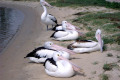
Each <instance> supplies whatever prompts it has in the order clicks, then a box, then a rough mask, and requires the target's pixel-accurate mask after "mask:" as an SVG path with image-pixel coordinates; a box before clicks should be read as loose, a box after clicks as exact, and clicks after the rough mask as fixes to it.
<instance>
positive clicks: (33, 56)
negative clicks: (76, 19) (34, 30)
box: [25, 41, 74, 63]
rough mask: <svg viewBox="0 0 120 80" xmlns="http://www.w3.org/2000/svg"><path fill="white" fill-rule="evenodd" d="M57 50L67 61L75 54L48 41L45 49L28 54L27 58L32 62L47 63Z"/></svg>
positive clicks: (40, 48)
mask: <svg viewBox="0 0 120 80" xmlns="http://www.w3.org/2000/svg"><path fill="white" fill-rule="evenodd" d="M57 50H58V51H61V52H62V53H63V54H62V56H64V57H65V58H67V59H69V58H70V54H74V52H72V51H71V50H69V49H66V48H63V47H61V46H58V45H55V44H53V43H52V42H50V41H48V42H45V44H44V46H43V47H38V48H36V49H34V50H33V51H32V52H30V53H28V54H27V55H26V57H25V58H27V57H28V58H29V59H30V61H32V62H36V63H42V62H45V60H46V59H47V58H51V57H52V56H53V53H54V52H56V51H57Z"/></svg>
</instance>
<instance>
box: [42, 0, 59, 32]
mask: <svg viewBox="0 0 120 80" xmlns="http://www.w3.org/2000/svg"><path fill="white" fill-rule="evenodd" d="M40 4H41V5H42V7H43V9H44V12H43V13H42V15H41V21H42V22H43V23H44V24H46V25H47V30H48V25H52V27H53V26H55V25H57V19H56V18H55V17H54V16H53V15H51V14H48V13H47V8H46V7H45V5H47V6H49V7H51V5H50V4H48V3H47V2H46V1H45V0H40Z"/></svg>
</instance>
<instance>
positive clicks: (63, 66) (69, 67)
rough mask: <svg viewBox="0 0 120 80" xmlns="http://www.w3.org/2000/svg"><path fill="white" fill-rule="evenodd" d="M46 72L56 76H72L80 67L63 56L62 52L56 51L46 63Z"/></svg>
mask: <svg viewBox="0 0 120 80" xmlns="http://www.w3.org/2000/svg"><path fill="white" fill-rule="evenodd" d="M44 67H45V72H46V73H47V74H48V75H50V76H54V77H72V76H73V75H74V74H75V71H79V70H80V68H79V67H78V66H77V65H75V64H73V63H72V62H70V61H69V60H68V59H66V58H64V57H63V56H62V53H61V52H55V53H54V54H53V57H52V58H48V59H47V60H46V61H45V63H44Z"/></svg>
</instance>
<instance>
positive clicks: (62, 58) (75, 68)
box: [59, 56, 81, 71]
mask: <svg viewBox="0 0 120 80" xmlns="http://www.w3.org/2000/svg"><path fill="white" fill-rule="evenodd" d="M59 59H61V60H65V61H68V62H69V63H70V64H71V65H72V67H73V69H74V70H75V71H80V69H81V68H80V67H79V66H77V65H75V64H73V63H72V62H71V61H69V60H68V59H66V58H64V57H63V56H59Z"/></svg>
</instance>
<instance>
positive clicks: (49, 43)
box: [44, 41, 53, 49]
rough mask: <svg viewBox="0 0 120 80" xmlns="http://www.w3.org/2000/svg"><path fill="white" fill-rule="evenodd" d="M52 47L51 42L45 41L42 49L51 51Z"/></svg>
mask: <svg viewBox="0 0 120 80" xmlns="http://www.w3.org/2000/svg"><path fill="white" fill-rule="evenodd" d="M52 45H53V42H50V41H47V42H45V44H44V47H45V48H47V49H51V47H52Z"/></svg>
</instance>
